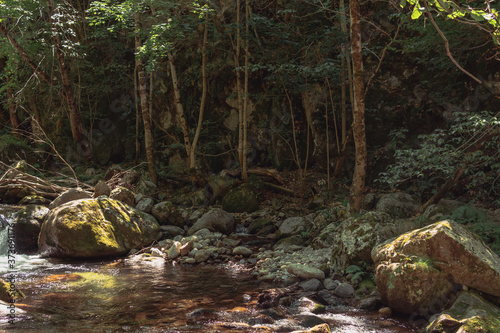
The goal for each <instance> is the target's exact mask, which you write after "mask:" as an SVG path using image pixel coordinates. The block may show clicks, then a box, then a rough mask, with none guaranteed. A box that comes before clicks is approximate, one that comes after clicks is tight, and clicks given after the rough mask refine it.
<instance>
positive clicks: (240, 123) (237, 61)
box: [234, 1, 243, 168]
mask: <svg viewBox="0 0 500 333" xmlns="http://www.w3.org/2000/svg"><path fill="white" fill-rule="evenodd" d="M240 24H241V5H240V1H236V55H235V57H234V66H235V67H236V68H237V70H236V89H237V90H238V161H239V163H240V168H242V167H243V100H242V98H241V72H240V70H239V67H240V52H241V26H240Z"/></svg>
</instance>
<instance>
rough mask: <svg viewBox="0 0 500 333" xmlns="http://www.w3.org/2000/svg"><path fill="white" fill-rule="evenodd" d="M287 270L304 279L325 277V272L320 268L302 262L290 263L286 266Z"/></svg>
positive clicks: (321, 278)
mask: <svg viewBox="0 0 500 333" xmlns="http://www.w3.org/2000/svg"><path fill="white" fill-rule="evenodd" d="M286 270H287V272H288V273H290V274H293V275H296V276H298V277H300V278H303V279H314V278H316V279H319V280H323V279H324V278H325V272H323V271H322V270H320V269H317V268H314V267H309V266H305V265H301V264H290V265H288V266H287V268H286Z"/></svg>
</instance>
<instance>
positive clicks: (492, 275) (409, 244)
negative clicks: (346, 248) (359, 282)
mask: <svg viewBox="0 0 500 333" xmlns="http://www.w3.org/2000/svg"><path fill="white" fill-rule="evenodd" d="M372 258H373V261H374V262H375V265H376V270H375V281H376V283H377V289H378V292H379V294H380V297H381V299H382V301H383V302H384V303H386V304H388V305H389V306H391V307H392V308H393V309H394V310H397V311H400V312H403V313H412V312H414V311H417V312H422V311H428V307H429V305H431V304H436V302H437V303H439V299H445V298H446V297H447V296H448V295H449V294H450V293H451V291H452V289H453V285H454V284H457V285H465V286H467V287H470V288H473V289H476V290H479V291H482V292H484V293H487V294H490V295H493V296H496V297H498V296H500V257H498V256H497V255H496V254H495V253H494V252H493V251H492V250H491V249H489V248H488V247H487V246H486V245H485V244H484V243H483V241H482V240H480V239H479V237H477V236H476V235H474V234H472V233H471V232H470V231H468V230H467V229H465V228H464V227H462V226H461V225H459V224H457V223H455V222H453V221H441V222H438V223H435V224H432V225H429V226H426V227H424V228H421V229H417V230H413V231H411V232H408V233H405V234H403V235H401V236H399V237H397V238H396V239H392V240H389V241H386V242H384V243H382V244H380V245H378V246H377V247H375V248H374V249H373V251H372ZM441 303H443V302H441ZM411 304H414V305H413V306H411ZM441 305H442V306H444V304H441ZM434 308H435V311H434V312H437V311H439V310H440V309H439V308H438V307H436V306H435V307H434Z"/></svg>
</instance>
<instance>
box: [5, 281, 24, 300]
mask: <svg viewBox="0 0 500 333" xmlns="http://www.w3.org/2000/svg"><path fill="white" fill-rule="evenodd" d="M16 282H17V281H16V280H15V277H13V280H12V281H4V280H2V279H0V300H1V301H4V302H8V303H10V302H12V300H13V299H14V300H15V301H18V300H20V299H22V298H24V297H26V296H25V295H24V293H23V292H22V291H20V290H19V289H17V288H16V287H15V284H16ZM12 283H14V284H13V285H12Z"/></svg>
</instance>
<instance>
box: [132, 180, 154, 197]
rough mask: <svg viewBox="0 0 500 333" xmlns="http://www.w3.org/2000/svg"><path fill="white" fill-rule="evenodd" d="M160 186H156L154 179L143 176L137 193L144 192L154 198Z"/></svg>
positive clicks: (137, 187)
mask: <svg viewBox="0 0 500 333" xmlns="http://www.w3.org/2000/svg"><path fill="white" fill-rule="evenodd" d="M157 189H158V187H157V186H156V184H155V183H153V182H152V181H149V180H147V179H144V178H141V179H140V180H139V183H138V184H137V186H136V192H137V193H142V194H144V195H145V196H148V197H151V198H154V196H155V194H156V191H157Z"/></svg>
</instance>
